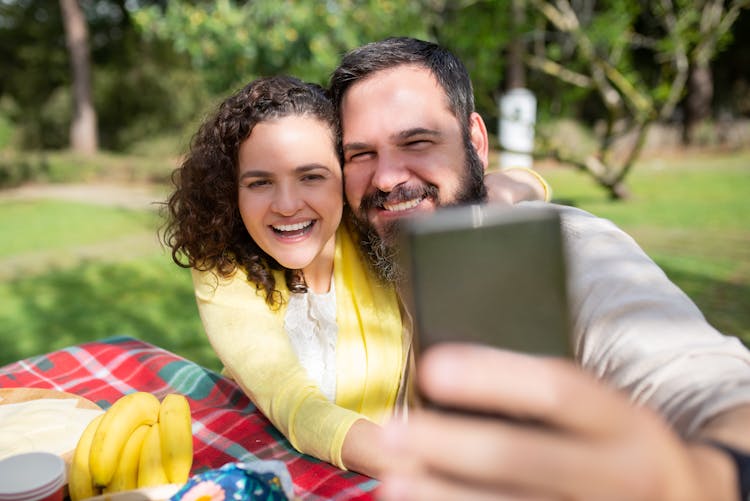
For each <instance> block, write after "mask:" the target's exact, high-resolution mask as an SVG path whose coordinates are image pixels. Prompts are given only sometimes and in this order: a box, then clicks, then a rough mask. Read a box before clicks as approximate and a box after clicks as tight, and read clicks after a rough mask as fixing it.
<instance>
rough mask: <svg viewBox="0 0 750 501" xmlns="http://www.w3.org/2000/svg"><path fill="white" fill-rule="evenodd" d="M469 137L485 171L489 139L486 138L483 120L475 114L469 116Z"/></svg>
mask: <svg viewBox="0 0 750 501" xmlns="http://www.w3.org/2000/svg"><path fill="white" fill-rule="evenodd" d="M469 137H470V139H471V144H473V145H474V149H475V150H476V152H477V156H479V159H480V160H481V161H482V165H483V166H484V170H485V171H486V170H487V166H488V165H489V151H490V144H489V137H488V136H487V127H486V126H485V124H484V120H482V117H481V116H480V115H479V113H477V112H472V114H471V115H470V116H469Z"/></svg>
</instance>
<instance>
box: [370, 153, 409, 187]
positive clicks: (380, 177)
mask: <svg viewBox="0 0 750 501" xmlns="http://www.w3.org/2000/svg"><path fill="white" fill-rule="evenodd" d="M410 175H411V171H410V170H409V167H408V165H407V163H406V162H405V161H404V159H403V158H402V156H401V155H399V154H398V153H396V154H390V153H386V154H383V153H381V154H380V155H378V158H377V163H376V164H375V172H373V174H372V185H373V186H374V187H375V188H377V189H379V190H380V191H382V192H385V193H390V192H391V191H393V190H394V188H396V187H397V186H399V185H400V184H403V183H405V182H406V181H407V180H408V179H409V176H410Z"/></svg>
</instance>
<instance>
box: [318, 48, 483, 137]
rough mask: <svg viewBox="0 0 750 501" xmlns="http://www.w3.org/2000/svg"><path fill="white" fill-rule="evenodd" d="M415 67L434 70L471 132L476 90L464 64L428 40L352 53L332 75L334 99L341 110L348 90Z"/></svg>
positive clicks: (454, 111) (463, 125)
mask: <svg viewBox="0 0 750 501" xmlns="http://www.w3.org/2000/svg"><path fill="white" fill-rule="evenodd" d="M404 64H413V65H416V66H422V67H424V68H427V69H428V70H430V72H431V73H432V74H433V75H434V76H435V79H436V80H437V81H438V83H439V84H440V86H441V87H442V88H443V91H444V92H445V95H446V97H447V98H448V106H449V108H450V110H451V112H453V114H454V115H455V116H456V118H458V120H459V122H460V123H461V126H462V128H465V129H467V130H468V125H469V116H470V115H471V113H472V112H473V111H474V89H473V88H472V85H471V78H470V77H469V72H468V71H467V69H466V67H465V66H464V64H463V63H462V62H461V60H460V59H458V58H457V57H456V56H455V55H454V54H453V53H451V52H450V51H448V50H447V49H445V48H443V47H441V46H439V45H437V44H435V43H432V42H426V41H424V40H418V39H416V38H408V37H393V38H386V39H385V40H380V41H378V42H372V43H369V44H366V45H363V46H362V47H358V48H356V49H354V50H352V51H350V52H348V53H347V54H346V55H345V56H344V57H343V59H342V60H341V63H340V64H339V66H338V68H336V70H335V71H334V72H333V74H332V75H331V82H330V87H329V90H330V92H331V98H332V99H333V103H334V105H335V106H336V109H337V110H339V111H340V107H341V100H342V99H343V97H344V94H345V93H346V91H347V89H348V88H349V87H351V86H352V85H353V84H355V83H356V82H358V81H361V80H364V79H366V78H367V77H368V76H369V75H371V74H373V73H375V72H378V71H381V70H386V69H389V68H393V67H395V66H401V65H404Z"/></svg>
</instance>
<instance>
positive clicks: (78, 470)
mask: <svg viewBox="0 0 750 501" xmlns="http://www.w3.org/2000/svg"><path fill="white" fill-rule="evenodd" d="M192 464H193V434H192V422H191V418H190V406H189V405H188V401H187V399H186V398H185V397H184V396H182V395H178V394H175V393H172V394H169V395H167V396H166V397H164V399H163V400H162V401H161V402H159V400H158V399H157V398H156V397H155V396H154V395H152V394H151V393H146V392H136V393H130V394H128V395H125V396H124V397H122V398H120V399H119V400H117V401H116V402H115V403H114V404H112V407H110V408H109V409H108V410H107V411H106V412H105V413H104V414H101V415H99V416H97V417H96V419H94V420H93V421H91V423H89V425H88V426H87V427H86V429H85V430H84V432H83V434H82V435H81V438H80V439H79V441H78V445H77V446H76V449H75V452H74V453H73V460H72V463H71V466H70V475H69V477H68V478H69V482H68V493H69V494H70V499H71V501H78V500H80V499H86V498H89V497H92V496H97V495H99V494H102V493H112V492H120V491H127V490H131V489H136V488H140V487H149V486H153V485H161V484H169V483H173V484H184V483H185V482H187V479H188V476H189V474H190V468H191V466H192Z"/></svg>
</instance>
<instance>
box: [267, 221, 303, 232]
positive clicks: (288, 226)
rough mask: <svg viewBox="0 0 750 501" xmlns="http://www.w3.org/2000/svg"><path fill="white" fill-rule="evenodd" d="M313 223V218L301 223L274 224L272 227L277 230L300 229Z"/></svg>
mask: <svg viewBox="0 0 750 501" xmlns="http://www.w3.org/2000/svg"><path fill="white" fill-rule="evenodd" d="M311 224H313V222H312V220H309V221H304V222H301V223H294V224H279V225H276V224H273V225H271V227H272V228H273V229H274V230H276V231H299V230H303V229H305V228H307V227H308V226H310V225H311Z"/></svg>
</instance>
